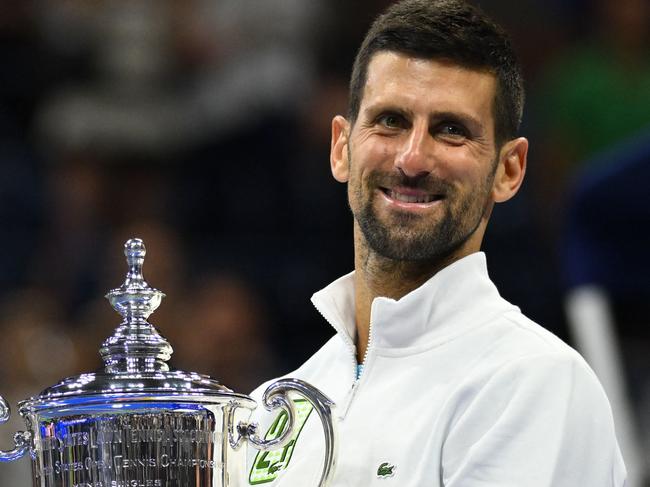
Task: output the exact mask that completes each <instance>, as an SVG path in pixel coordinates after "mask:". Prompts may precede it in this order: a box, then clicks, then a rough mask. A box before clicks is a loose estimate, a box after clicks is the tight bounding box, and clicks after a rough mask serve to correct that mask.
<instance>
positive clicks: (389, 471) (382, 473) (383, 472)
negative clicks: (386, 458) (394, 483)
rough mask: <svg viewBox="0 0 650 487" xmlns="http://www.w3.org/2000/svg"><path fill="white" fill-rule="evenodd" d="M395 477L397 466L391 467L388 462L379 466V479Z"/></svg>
mask: <svg viewBox="0 0 650 487" xmlns="http://www.w3.org/2000/svg"><path fill="white" fill-rule="evenodd" d="M393 475H395V465H391V464H390V463H388V462H384V463H382V464H381V465H379V468H378V469H377V477H379V478H383V477H392V476H393Z"/></svg>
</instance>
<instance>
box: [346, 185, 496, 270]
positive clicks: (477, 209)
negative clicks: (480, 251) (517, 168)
mask: <svg viewBox="0 0 650 487" xmlns="http://www.w3.org/2000/svg"><path fill="white" fill-rule="evenodd" d="M395 178H397V181H395ZM386 179H389V180H390V181H385V180H386ZM491 179H492V178H490V181H491ZM490 181H488V182H487V183H489V182H490ZM395 185H399V186H406V187H411V188H418V189H424V190H426V191H428V192H430V193H436V194H443V195H444V200H443V201H442V202H441V204H443V205H445V206H444V210H445V211H444V215H443V217H442V219H441V220H439V221H437V222H434V223H432V224H431V226H428V227H425V228H422V229H421V230H420V231H417V232H416V231H414V228H416V227H417V225H418V223H420V220H421V219H422V217H421V216H419V215H414V214H411V213H406V212H404V213H399V212H396V213H395V214H394V215H393V216H392V218H391V222H390V223H385V222H382V221H380V220H379V219H378V218H377V215H376V214H375V211H374V208H373V198H372V197H369V198H368V199H367V200H366V201H364V203H363V206H362V207H361V208H360V210H359V211H358V212H357V213H356V214H355V215H354V217H355V219H356V221H357V223H358V225H359V228H360V229H361V232H362V233H363V235H364V237H365V240H366V242H367V244H368V246H369V248H371V249H372V250H373V251H374V252H375V253H377V254H379V255H381V256H382V257H385V258H387V259H391V260H394V261H405V262H416V261H421V262H441V261H444V260H446V259H448V258H449V257H450V256H451V255H452V254H453V253H454V252H456V251H457V250H458V249H459V248H460V247H462V245H463V244H464V243H465V242H466V241H467V240H468V239H469V238H470V237H471V236H472V235H473V234H474V232H475V231H476V229H477V228H478V226H479V224H480V222H481V218H482V216H483V214H484V212H485V211H486V207H487V196H488V194H487V193H488V191H487V188H488V187H489V185H487V184H486V186H483V187H481V188H479V189H478V190H477V191H476V192H474V193H473V194H471V195H467V196H466V197H465V198H464V199H462V200H461V201H457V198H458V197H459V196H457V193H456V190H455V188H453V187H452V186H451V185H449V184H448V183H445V182H442V181H439V180H434V179H433V178H432V177H431V176H427V177H424V178H418V179H417V180H415V179H414V178H407V177H403V176H395V177H388V176H382V175H381V174H373V175H371V177H370V178H369V180H368V184H367V188H377V187H393V186H395ZM357 191H358V192H359V193H362V190H361V188H360V187H359V188H357ZM477 199H478V201H477ZM455 200H456V201H457V202H456V204H455V205H454V203H453V202H454V201H455ZM357 201H362V194H357Z"/></svg>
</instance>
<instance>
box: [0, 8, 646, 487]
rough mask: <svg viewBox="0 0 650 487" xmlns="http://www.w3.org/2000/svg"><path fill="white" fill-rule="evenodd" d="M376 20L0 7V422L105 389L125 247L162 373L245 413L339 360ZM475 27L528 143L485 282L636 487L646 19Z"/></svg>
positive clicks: (20, 477) (345, 13)
mask: <svg viewBox="0 0 650 487" xmlns="http://www.w3.org/2000/svg"><path fill="white" fill-rule="evenodd" d="M390 3H391V2H390V1H387V0H372V1H370V0H359V1H356V2H348V1H343V0H110V1H109V0H95V1H92V2H88V1H85V0H22V1H20V2H16V1H13V0H0V224H1V226H0V228H1V229H2V232H3V233H2V249H1V251H0V393H1V394H3V395H4V397H5V398H7V399H8V400H9V402H10V403H11V404H12V405H13V406H14V410H15V409H16V407H15V406H16V404H17V402H18V401H19V400H21V399H25V398H27V397H29V396H31V395H34V394H37V393H38V392H39V391H40V390H41V389H43V388H45V387H47V386H50V385H52V384H54V383H55V382H57V381H58V380H59V379H61V378H62V377H64V376H68V375H76V374H77V373H79V372H82V371H91V370H94V369H97V368H99V367H100V366H101V363H100V359H99V355H98V353H97V351H98V348H99V345H100V344H101V342H102V341H103V340H104V339H105V338H106V337H108V336H109V335H110V334H111V333H112V331H113V329H114V328H115V326H116V325H117V324H118V323H119V321H120V320H119V316H118V315H117V314H115V312H114V311H113V310H112V309H111V307H110V305H109V304H108V302H107V301H106V300H104V298H103V295H104V294H105V293H106V292H107V291H108V290H109V289H111V288H114V287H117V286H119V285H120V284H121V283H122V282H123V280H124V274H125V270H126V269H125V263H124V256H123V250H122V245H123V243H124V241H125V240H126V239H128V238H130V237H133V236H138V237H141V238H143V239H144V241H145V243H146V245H147V249H148V255H147V259H146V263H145V276H146V278H147V280H148V282H149V283H150V284H151V285H152V286H154V287H157V288H158V289H161V290H162V291H164V292H165V293H166V294H167V296H168V297H167V298H166V299H165V300H164V301H163V304H162V305H161V307H160V308H159V310H158V311H157V312H156V313H155V314H154V315H153V316H152V319H151V321H152V323H154V324H155V325H156V326H157V327H158V328H159V330H160V331H161V333H162V334H163V335H165V336H166V337H167V338H168V339H169V340H170V341H171V343H172V345H173V347H174V350H175V353H174V356H173V357H172V364H173V366H175V367H176V368H180V369H184V370H196V371H199V372H202V373H206V374H209V375H211V376H213V377H215V378H217V379H219V380H220V381H222V382H223V383H224V384H226V385H228V386H229V387H231V388H234V389H236V390H237V391H241V392H248V391H250V390H251V389H253V388H254V387H255V386H256V385H257V384H259V383H261V382H262V381H264V380H267V379H269V378H271V377H274V376H276V375H279V374H283V373H286V372H288V371H290V370H292V369H293V368H295V367H297V366H298V365H299V364H300V363H301V362H302V361H303V360H304V359H306V358H307V357H308V356H310V355H311V354H312V353H313V352H314V351H315V350H317V349H318V348H319V347H320V345H321V344H322V343H323V342H324V341H325V340H326V339H327V338H328V337H329V336H331V334H332V332H333V331H332V330H331V328H330V327H329V325H328V324H327V323H325V322H324V321H323V319H322V318H321V317H320V315H319V314H318V312H316V311H315V309H313V307H312V306H311V304H310V303H309V297H310V296H311V294H312V293H313V292H315V291H316V290H318V289H320V288H322V287H323V286H325V285H326V284H328V283H329V282H330V281H332V280H334V279H335V278H337V277H338V276H340V275H342V274H344V273H347V272H349V271H350V270H352V266H353V260H352V257H353V256H352V221H351V216H350V214H349V210H348V208H347V204H346V199H345V198H346V197H345V188H344V186H342V185H339V184H337V183H335V182H334V180H333V179H332V178H331V176H330V173H329V159H328V153H329V140H330V132H329V127H330V120H331V118H332V116H333V115H335V114H338V113H345V111H346V106H347V81H348V76H349V71H350V67H351V64H352V61H353V58H354V55H355V52H356V49H357V47H358V45H359V43H360V41H361V39H362V37H363V35H364V33H365V31H366V30H367V28H368V26H369V24H370V22H371V20H372V19H373V18H374V17H375V16H376V14H377V13H378V12H379V11H381V10H382V9H383V8H385V7H386V6H387V5H389V4H390ZM480 5H481V6H482V7H483V8H484V9H485V10H486V11H487V12H488V13H490V14H491V15H492V16H493V17H494V18H496V19H497V20H498V21H500V22H501V23H502V24H503V25H504V26H505V27H506V29H507V30H508V31H509V32H510V33H511V35H512V37H513V40H514V43H515V45H516V48H517V50H518V52H519V55H520V58H521V61H522V63H523V66H524V70H525V77H526V83H527V107H526V111H525V119H524V126H523V128H522V134H523V135H525V136H527V137H528V138H529V139H530V141H531V149H530V159H529V169H528V174H527V179H526V182H525V184H524V187H523V188H522V191H521V192H520V194H519V195H518V196H517V197H516V198H515V199H514V200H512V201H511V202H508V203H507V204H505V205H500V206H499V207H498V208H497V209H496V210H495V212H494V215H493V220H492V222H491V225H490V228H489V230H488V235H487V236H486V241H485V245H484V248H485V250H486V252H487V254H488V264H489V269H490V272H491V275H492V277H493V279H494V280H495V282H496V283H497V285H498V287H499V289H500V290H501V293H502V294H503V295H504V296H505V297H506V298H507V299H509V300H510V301H512V302H513V303H515V304H517V305H519V306H520V307H521V308H522V310H523V311H524V313H526V314H527V315H528V316H530V317H531V318H532V319H534V320H535V321H537V322H539V323H540V324H542V325H543V326H545V327H547V328H548V329H550V330H551V331H553V332H554V333H556V334H558V335H559V336H560V337H562V338H563V339H565V340H567V341H568V342H569V343H571V344H572V345H574V346H577V347H578V348H580V349H581V350H582V351H583V353H585V356H586V357H587V359H588V360H589V361H590V362H591V363H592V364H594V368H596V369H597V372H598V373H599V375H601V374H602V375H601V379H602V380H603V382H604V383H606V384H605V386H606V389H608V392H610V391H611V392H610V394H612V395H614V396H616V397H614V399H612V402H613V404H614V405H615V409H617V410H619V409H620V411H622V413H621V414H622V415H623V416H624V418H626V419H624V420H622V421H628V422H629V424H628V426H627V427H624V426H622V427H621V428H623V429H625V428H628V431H627V433H625V432H624V434H628V433H629V436H630V437H631V438H632V439H631V440H630V442H631V445H632V446H631V447H629V448H630V449H629V450H628V451H630V452H631V453H628V452H626V456H628V455H629V458H630V460H628V463H631V464H633V466H632V468H633V469H634V470H635V472H636V471H638V472H641V473H640V474H639V475H636V474H635V475H636V477H637V478H638V479H640V478H642V477H643V473H642V472H643V471H644V470H645V464H646V463H647V461H648V460H647V458H646V457H647V456H646V455H645V453H643V452H645V451H646V450H647V448H646V445H647V444H648V438H650V434H649V432H650V374H649V372H650V333H649V332H648V324H649V323H648V316H650V315H649V313H648V312H649V311H650V309H649V308H650V285H649V284H648V276H649V274H650V265H649V264H648V259H647V257H646V255H645V253H646V252H647V249H648V246H647V244H648V243H649V242H650V236H649V227H650V204H649V203H650V196H648V195H649V194H650V191H649V190H650V177H649V166H650V3H649V2H648V1H647V0H544V1H542V0H520V1H519V2H509V1H506V0H483V1H481V2H480ZM577 291H580V292H582V291H586V292H587V294H586V296H587V298H585V297H584V296H585V294H584V293H582V294H580V293H578V294H576V293H577ZM589 292H592V293H591V294H589ZM594 293H595V294H594ZM576 296H577V298H576ZM594 296H595V299H596V301H595V307H594V304H593V303H594V302H593V299H592V298H594ZM581 299H582V301H581ZM585 299H586V302H587V305H586V307H583V304H584V303H585ZM590 299H592V301H589V300H590ZM589 303H591V304H589ZM599 306H600V307H599ZM585 309H586V311H585ZM594 309H595V310H596V311H597V312H596V315H595V318H594V314H593V313H594V311H593V310H594ZM590 310H591V311H590ZM590 312H591V313H592V314H591V315H590V314H589V313H590ZM585 313H586V314H585ZM584 316H587V318H588V319H587V320H586V323H587V326H586V327H585V326H584V324H583V325H581V324H580V323H579V322H580V320H581V317H584ZM589 317H591V318H589ZM576 322H578V323H576ZM582 322H583V323H584V322H585V321H584V320H583V321H582ZM595 322H598V323H604V325H603V326H604V328H603V327H600V328H598V330H599V331H598V330H596V331H594V330H595V328H594V326H591V324H592V323H595ZM585 330H586V332H585ZM594 337H596V338H595V339H594ZM597 337H601V338H603V339H602V340H601V339H599V338H597ZM590 340H591V341H594V340H595V341H596V342H597V343H595V344H593V343H591V342H590ZM590 343H591V345H590ZM603 350H604V351H603ZM592 351H593V353H592ZM599 360H601V361H602V365H599V366H598V367H596V364H597V363H599V362H598V361H599ZM599 367H602V371H601V370H600V369H599ZM607 374H609V376H608V375H607ZM610 376H611V381H612V384H613V385H608V383H609V379H608V377H610ZM610 388H613V389H610ZM617 391H618V392H617ZM619 402H620V403H621V405H620V406H619V405H618V403H619ZM628 413H629V414H628ZM21 428H22V425H21V420H20V418H19V417H18V415H14V417H12V420H11V421H10V423H9V425H8V426H3V427H1V428H0V433H1V435H0V449H2V448H4V449H6V448H10V447H11V442H10V437H11V433H13V431H14V430H15V429H21ZM624 449H626V450H627V449H628V447H625V448H624ZM635 455H636V457H635ZM28 469H29V462H28V461H26V460H23V461H21V462H16V463H15V464H13V465H8V464H0V485H3V486H4V485H7V486H9V485H10V486H12V487H22V486H29V485H31V483H30V480H29V478H28V475H29V474H28V473H27V471H28ZM634 482H637V483H634ZM634 482H631V484H630V487H634V486H636V485H641V484H640V483H639V482H641V480H638V481H637V480H635V481H634Z"/></svg>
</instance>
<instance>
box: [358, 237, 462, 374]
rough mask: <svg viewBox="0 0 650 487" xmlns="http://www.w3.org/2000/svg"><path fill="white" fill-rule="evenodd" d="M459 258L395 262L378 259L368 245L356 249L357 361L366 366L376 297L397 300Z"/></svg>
mask: <svg viewBox="0 0 650 487" xmlns="http://www.w3.org/2000/svg"><path fill="white" fill-rule="evenodd" d="M458 258H459V257H458V256H453V257H450V258H449V259H444V260H440V261H437V262H425V263H423V262H419V261H418V262H408V261H394V260H391V259H387V258H385V257H382V256H380V255H377V254H376V253H374V252H373V251H371V250H369V249H368V248H367V246H365V245H357V246H356V249H355V274H354V290H355V296H354V298H355V321H356V329H357V361H358V362H359V363H363V360H364V358H365V354H366V349H367V347H368V338H369V334H370V311H371V308H372V302H373V301H374V299H375V298H377V297H380V296H382V297H387V298H392V299H395V300H398V299H400V298H402V297H403V296H406V295H407V294H408V293H410V292H411V291H413V290H415V289H417V288H418V287H420V286H421V285H422V284H424V283H425V282H427V281H428V280H429V279H430V278H431V277H433V276H434V275H435V274H436V273H437V272H438V271H439V270H440V269H442V268H444V267H446V266H447V265H449V264H450V263H451V262H453V261H454V260H457V259H458Z"/></svg>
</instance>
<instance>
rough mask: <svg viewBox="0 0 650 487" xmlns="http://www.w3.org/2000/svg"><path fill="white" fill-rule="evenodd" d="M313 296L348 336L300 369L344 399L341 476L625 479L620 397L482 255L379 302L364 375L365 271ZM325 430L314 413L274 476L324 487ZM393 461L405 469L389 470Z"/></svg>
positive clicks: (338, 485) (388, 480) (522, 482)
mask: <svg viewBox="0 0 650 487" xmlns="http://www.w3.org/2000/svg"><path fill="white" fill-rule="evenodd" d="M312 301H313V303H314V305H315V306H316V308H317V309H318V310H319V311H320V312H321V314H322V315H323V316H324V318H325V319H326V320H327V321H328V322H329V323H330V324H332V326H333V327H334V328H335V329H336V331H337V334H336V335H335V336H334V337H333V338H332V339H330V340H329V341H328V342H327V343H326V344H325V345H324V346H323V347H322V348H321V349H320V350H319V351H318V352H316V354H315V355H314V356H312V357H311V358H310V359H309V360H308V361H307V362H306V363H305V364H304V365H303V366H302V367H300V368H299V369H298V370H296V371H295V372H293V373H291V374H288V376H291V377H296V378H300V379H304V380H306V381H308V382H309V383H311V384H313V385H314V386H316V387H317V388H319V389H320V390H322V391H323V392H324V393H325V394H326V395H327V396H329V397H330V398H331V399H332V400H333V401H334V402H335V403H336V404H337V408H336V414H337V415H338V416H339V450H338V466H337V472H336V474H335V478H334V482H333V487H343V486H345V487H361V486H363V487H370V486H391V485H392V486H399V487H425V486H426V487H441V486H447V487H491V486H493V487H496V486H498V487H523V486H526V487H551V486H552V487H583V486H584V487H586V486H589V487H622V486H623V485H624V484H625V477H626V472H625V466H624V464H623V460H622V458H621V454H620V451H619V448H618V445H617V442H616V437H615V432H614V425H613V420H612V414H611V410H610V406H609V403H608V401H607V398H606V396H605V394H604V392H603V390H602V387H601V385H600V384H599V382H598V380H597V379H596V377H595V375H594V373H593V371H592V370H591V369H590V368H589V366H588V365H587V364H586V363H585V361H584V360H583V359H582V358H581V357H580V355H579V354H578V353H577V352H576V351H574V350H573V349H572V348H570V347H569V346H567V345H566V344H565V343H563V342H562V341H561V340H560V339H558V338H557V337H556V336H554V335H553V334H551V333H550V332H548V331H546V330H545V329H543V328H542V327H540V326H539V325H537V324H535V323H533V322H532V321H530V320H529V319H527V318H526V317H525V316H524V315H523V314H521V312H520V311H519V309H518V308H517V307H515V306H513V305H511V304H510V303H508V302H507V301H505V300H504V299H502V298H501V297H500V296H499V293H498V291H497V289H496V287H495V286H494V284H493V283H492V282H491V281H490V279H489V277H488V274H487V268H486V263H485V256H484V254H482V253H476V254H472V255H470V256H468V257H466V258H464V259H461V260H459V261H457V262H455V263H454V264H452V265H450V266H449V267H447V268H445V269H443V270H442V271H440V272H439V273H438V274H436V275H435V276H434V277H433V278H431V279H430V280H429V281H428V282H426V283H425V284H424V285H423V286H421V287H420V288H418V289H416V290H415V291H413V292H411V293H410V294H408V295H406V296H404V297H403V298H402V299H400V300H398V301H395V300H392V299H388V298H377V299H375V300H374V302H373V303H372V310H371V339H370V345H369V347H368V353H367V356H366V360H365V363H364V369H363V373H362V375H361V378H360V379H359V380H358V381H357V380H355V375H356V360H355V346H354V336H355V335H354V333H355V332H354V285H353V274H349V275H347V276H344V277H342V278H340V279H338V280H337V281H335V282H334V283H332V284H330V285H329V286H328V287H326V288H325V289H323V290H322V291H320V292H318V293H316V294H315V295H314V296H313V298H312ZM267 384H268V383H267ZM267 384H265V385H263V386H261V387H260V388H259V389H257V390H256V391H255V393H254V397H255V398H256V399H257V400H259V398H260V394H261V392H262V391H263V390H264V388H265V386H266V385H267ZM256 414H258V417H257V419H258V420H259V421H260V422H261V424H262V427H263V428H265V427H267V425H268V424H269V423H270V421H271V420H272V419H273V417H275V415H270V414H268V413H266V412H264V411H263V408H259V410H258V411H257V412H256ZM320 428H321V426H320V421H319V420H318V416H317V415H316V414H312V415H311V416H310V418H309V420H308V421H307V424H306V426H305V428H304V430H303V432H302V434H301V435H300V437H299V438H298V440H297V443H296V446H295V451H294V452H293V456H292V458H291V461H290V463H289V465H288V467H287V468H286V470H284V471H283V472H282V474H281V475H280V476H279V477H278V479H277V480H275V481H274V482H273V483H269V484H267V485H270V486H273V487H275V486H285V487H286V486H295V487H311V486H316V485H317V480H318V478H319V476H320V471H321V462H322V453H321V452H322V450H323V437H322V433H321V432H320ZM263 431H265V430H263ZM252 457H253V455H251V457H250V461H251V462H252ZM385 462H387V463H389V464H390V465H394V466H395V469H394V475H393V476H390V477H389V476H386V477H381V478H380V477H378V475H377V470H378V467H379V466H380V465H381V464H383V463H385ZM249 470H250V465H249Z"/></svg>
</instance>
